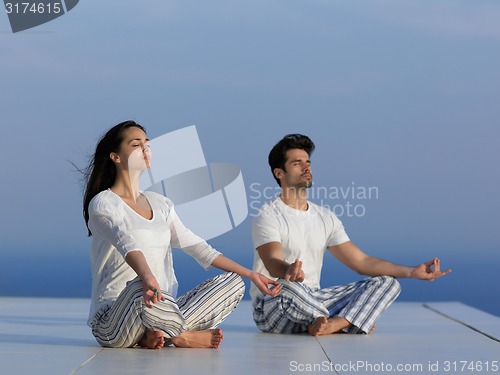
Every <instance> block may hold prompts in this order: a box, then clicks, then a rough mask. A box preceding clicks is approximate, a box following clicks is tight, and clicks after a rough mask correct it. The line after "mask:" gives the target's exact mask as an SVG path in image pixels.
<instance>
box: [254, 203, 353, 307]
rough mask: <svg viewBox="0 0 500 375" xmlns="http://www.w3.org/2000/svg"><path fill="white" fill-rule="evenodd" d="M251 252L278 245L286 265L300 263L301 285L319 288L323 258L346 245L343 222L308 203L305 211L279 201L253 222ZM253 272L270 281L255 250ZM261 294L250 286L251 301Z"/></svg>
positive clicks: (322, 208)
mask: <svg viewBox="0 0 500 375" xmlns="http://www.w3.org/2000/svg"><path fill="white" fill-rule="evenodd" d="M252 238H253V243H254V249H256V248H257V247H259V246H261V245H264V244H267V243H269V242H280V243H281V246H282V247H283V250H284V253H285V261H286V262H288V263H293V262H295V260H296V259H299V260H301V261H302V270H303V271H304V276H305V277H304V281H303V283H304V284H306V285H307V286H309V287H311V288H319V287H320V283H319V281H320V277H321V268H322V266H323V256H324V253H325V250H326V248H327V247H329V246H336V245H340V244H342V243H344V242H347V241H349V237H348V236H347V234H346V232H345V230H344V226H343V225H342V222H341V221H340V220H339V219H338V218H337V216H335V214H334V213H333V212H332V211H331V210H329V209H326V208H324V207H321V206H318V205H317V204H314V203H311V202H308V209H307V211H301V210H296V209H294V208H292V207H289V206H287V205H286V204H285V203H284V202H283V201H282V200H281V198H279V197H278V198H277V199H275V200H274V201H272V202H270V203H266V204H265V205H264V206H263V207H262V208H261V210H260V211H259V214H258V216H256V217H255V218H254V220H253V222H252ZM253 270H254V271H255V272H260V273H262V274H263V275H266V276H267V277H269V278H271V275H270V274H269V272H268V271H267V269H266V267H265V266H264V263H263V262H262V260H261V259H260V257H259V253H258V252H257V250H255V253H254V262H253ZM259 294H261V292H260V291H259V290H258V289H257V287H255V285H253V284H252V286H251V288H250V296H251V298H252V301H254V300H255V298H256V297H257V296H258V295H259Z"/></svg>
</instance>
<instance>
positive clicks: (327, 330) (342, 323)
mask: <svg viewBox="0 0 500 375" xmlns="http://www.w3.org/2000/svg"><path fill="white" fill-rule="evenodd" d="M349 325H350V323H349V322H348V321H347V320H345V319H344V318H341V317H333V318H330V319H328V318H326V317H324V316H320V317H319V318H316V320H315V321H314V323H313V324H311V325H309V326H308V327H307V331H308V332H309V334H310V335H312V336H322V335H330V334H332V333H337V332H341V331H342V330H343V329H344V328H346V327H349Z"/></svg>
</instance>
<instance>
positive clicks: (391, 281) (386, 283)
mask: <svg viewBox="0 0 500 375" xmlns="http://www.w3.org/2000/svg"><path fill="white" fill-rule="evenodd" d="M377 278H378V279H379V280H380V286H381V287H382V288H385V289H389V290H391V291H392V292H393V293H395V294H399V293H400V292H401V284H400V283H399V281H398V280H396V278H394V277H392V276H378V277H377Z"/></svg>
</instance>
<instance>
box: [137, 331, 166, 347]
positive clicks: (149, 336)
mask: <svg viewBox="0 0 500 375" xmlns="http://www.w3.org/2000/svg"><path fill="white" fill-rule="evenodd" d="M163 345H165V338H164V337H163V333H162V332H161V331H147V332H146V333H145V334H144V336H142V338H141V340H140V341H139V346H141V347H143V348H148V349H161V348H163Z"/></svg>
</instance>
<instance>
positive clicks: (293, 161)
mask: <svg viewBox="0 0 500 375" xmlns="http://www.w3.org/2000/svg"><path fill="white" fill-rule="evenodd" d="M302 160H304V159H292V160H289V162H290V163H295V162H298V161H302ZM310 162H311V160H310V159H306V163H310Z"/></svg>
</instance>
